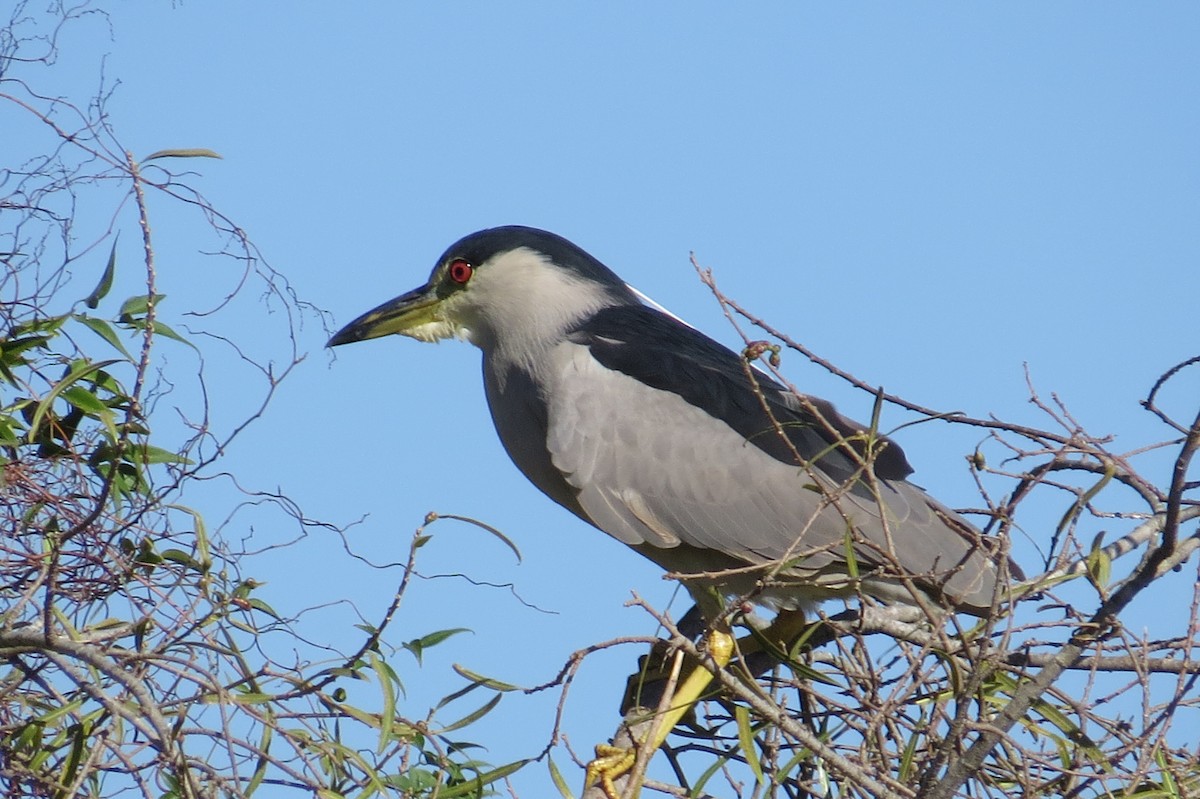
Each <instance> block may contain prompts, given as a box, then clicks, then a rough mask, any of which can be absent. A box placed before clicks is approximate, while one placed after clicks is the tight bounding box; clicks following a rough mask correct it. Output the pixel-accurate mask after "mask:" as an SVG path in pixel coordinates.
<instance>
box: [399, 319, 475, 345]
mask: <svg viewBox="0 0 1200 799" xmlns="http://www.w3.org/2000/svg"><path fill="white" fill-rule="evenodd" d="M463 332H464V331H463V330H461V329H458V328H456V327H455V326H454V325H452V324H450V323H449V322H447V321H445V320H444V319H437V320H434V321H432V322H426V323H424V324H421V325H416V326H414V327H410V328H408V329H407V330H403V331H401V333H400V334H401V335H403V336H408V337H409V338H415V339H416V340H417V341H424V342H427V343H432V342H434V341H441V340H442V339H444V338H454V337H456V336H457V337H459V338H462V335H463Z"/></svg>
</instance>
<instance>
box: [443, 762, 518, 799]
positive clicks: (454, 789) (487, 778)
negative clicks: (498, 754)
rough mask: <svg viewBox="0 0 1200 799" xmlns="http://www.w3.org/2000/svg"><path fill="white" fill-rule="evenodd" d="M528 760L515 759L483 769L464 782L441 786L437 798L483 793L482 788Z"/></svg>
mask: <svg viewBox="0 0 1200 799" xmlns="http://www.w3.org/2000/svg"><path fill="white" fill-rule="evenodd" d="M527 763H529V761H528V760H516V761H514V762H512V763H509V764H508V765H505V766H500V767H499V768H494V769H492V770H491V771H485V772H484V773H482V774H480V775H479V776H478V777H475V778H473V779H469V780H467V781H466V782H460V783H459V784H458V785H452V786H450V787H448V788H443V789H441V790H440V791H438V792H437V796H438V797H439V799H454V797H456V796H480V795H482V794H483V789H484V788H486V787H487V786H489V785H491V784H492V783H493V782H496V781H497V780H502V779H504V778H505V777H507V776H508V775H509V774H513V773H515V772H517V771H520V770H521V769H522V768H524V767H525V765H526V764H527Z"/></svg>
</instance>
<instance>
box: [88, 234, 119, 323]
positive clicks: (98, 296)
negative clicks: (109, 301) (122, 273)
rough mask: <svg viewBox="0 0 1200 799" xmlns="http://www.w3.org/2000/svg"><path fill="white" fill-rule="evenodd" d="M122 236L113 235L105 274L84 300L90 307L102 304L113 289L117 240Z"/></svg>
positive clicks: (93, 307)
mask: <svg viewBox="0 0 1200 799" xmlns="http://www.w3.org/2000/svg"><path fill="white" fill-rule="evenodd" d="M120 238H121V234H120V233H118V234H117V235H116V236H114V237H113V243H112V249H111V250H109V252H108V265H107V266H105V267H104V274H102V275H101V276H100V282H99V283H97V284H96V288H94V289H92V293H91V294H89V295H87V299H85V300H84V301H83V302H84V304H85V305H87V307H89V308H92V309H95V308H96V306H97V305H99V304H100V300H102V299H104V298H105V296H107V295H108V292H109V291H110V290H111V289H112V284H113V272H115V271H116V268H117V241H118V240H120Z"/></svg>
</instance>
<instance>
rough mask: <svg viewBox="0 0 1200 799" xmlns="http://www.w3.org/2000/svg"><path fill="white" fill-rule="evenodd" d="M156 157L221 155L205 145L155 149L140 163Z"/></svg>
mask: <svg viewBox="0 0 1200 799" xmlns="http://www.w3.org/2000/svg"><path fill="white" fill-rule="evenodd" d="M156 158H222V156H221V155H220V154H219V153H216V152H213V151H212V150H210V149H208V148H207V147H183V148H179V149H174V150H156V151H154V152H152V153H150V155H148V156H146V157H145V158H143V159H142V163H143V164H144V163H146V162H147V161H153V160H154V159H156Z"/></svg>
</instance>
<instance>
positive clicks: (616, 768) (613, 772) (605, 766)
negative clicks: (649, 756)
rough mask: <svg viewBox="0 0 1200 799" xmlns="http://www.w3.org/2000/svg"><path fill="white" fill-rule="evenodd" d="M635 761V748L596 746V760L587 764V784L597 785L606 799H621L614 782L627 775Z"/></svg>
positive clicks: (608, 745)
mask: <svg viewBox="0 0 1200 799" xmlns="http://www.w3.org/2000/svg"><path fill="white" fill-rule="evenodd" d="M636 761H637V747H624V746H613V745H611V744H596V758H595V759H594V760H593V761H592V762H591V763H588V764H587V784H588V785H595V784H597V783H599V785H600V789H601V790H602V791H604V795H605V796H607V797H608V799H621V797H620V794H619V793H617V786H616V783H615V782H614V781H615V780H616V779H617V778H618V777H621V776H622V775H625V774H628V773H629V770H630V769H632V768H633V764H634V763H635V762H636Z"/></svg>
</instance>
